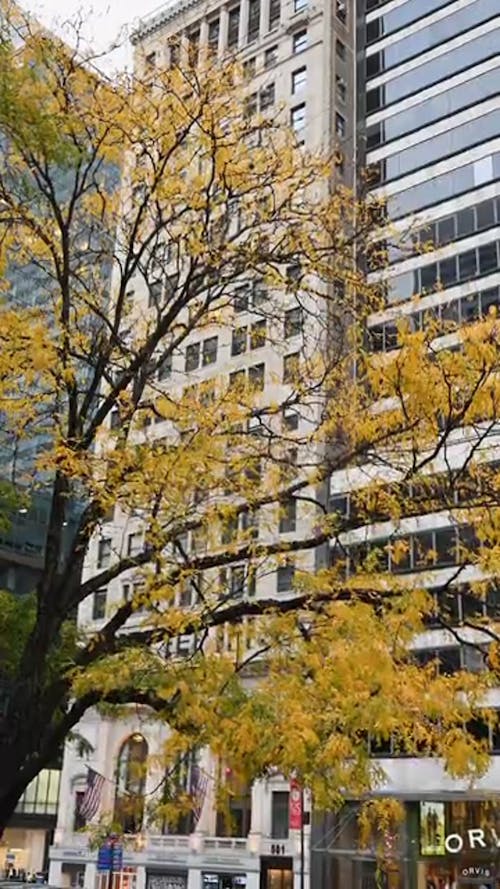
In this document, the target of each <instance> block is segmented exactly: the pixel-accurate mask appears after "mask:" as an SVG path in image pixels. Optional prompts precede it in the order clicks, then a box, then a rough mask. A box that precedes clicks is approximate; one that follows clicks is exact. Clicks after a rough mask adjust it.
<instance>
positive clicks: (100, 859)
mask: <svg viewBox="0 0 500 889" xmlns="http://www.w3.org/2000/svg"><path fill="white" fill-rule="evenodd" d="M97 870H98V872H99V873H107V874H108V889H112V886H113V874H116V873H118V872H120V871H122V870H123V844H122V843H120V840H119V838H118V837H116V836H110V837H108V838H107V840H106V842H105V843H104V844H103V845H102V846H100V847H99V851H98V853H97Z"/></svg>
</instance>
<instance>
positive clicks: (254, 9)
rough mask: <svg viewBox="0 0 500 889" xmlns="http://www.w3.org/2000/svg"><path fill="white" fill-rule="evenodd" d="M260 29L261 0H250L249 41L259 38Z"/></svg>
mask: <svg viewBox="0 0 500 889" xmlns="http://www.w3.org/2000/svg"><path fill="white" fill-rule="evenodd" d="M259 29H260V0H248V42H249V43H251V42H252V40H257V37H258V36H259Z"/></svg>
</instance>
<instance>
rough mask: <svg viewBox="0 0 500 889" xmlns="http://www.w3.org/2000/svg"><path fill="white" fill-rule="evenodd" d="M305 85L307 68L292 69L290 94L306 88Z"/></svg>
mask: <svg viewBox="0 0 500 889" xmlns="http://www.w3.org/2000/svg"><path fill="white" fill-rule="evenodd" d="M306 85H307V68H306V66H305V65H304V67H303V68H297V70H296V71H292V94H293V95H294V96H295V95H296V94H297V93H300V92H301V91H302V90H304V89H305V88H306Z"/></svg>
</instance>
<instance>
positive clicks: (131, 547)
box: [127, 531, 142, 556]
mask: <svg viewBox="0 0 500 889" xmlns="http://www.w3.org/2000/svg"><path fill="white" fill-rule="evenodd" d="M141 550H142V531H134V533H133V534H129V535H128V540H127V555H128V556H136V555H137V553H140V552H141Z"/></svg>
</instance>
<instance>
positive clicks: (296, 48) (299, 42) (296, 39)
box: [292, 29, 307, 55]
mask: <svg viewBox="0 0 500 889" xmlns="http://www.w3.org/2000/svg"><path fill="white" fill-rule="evenodd" d="M305 49H307V31H306V30H305V29H304V30H303V31H297V33H296V34H294V35H293V39H292V52H293V53H294V55H297V53H299V52H304V50H305Z"/></svg>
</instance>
